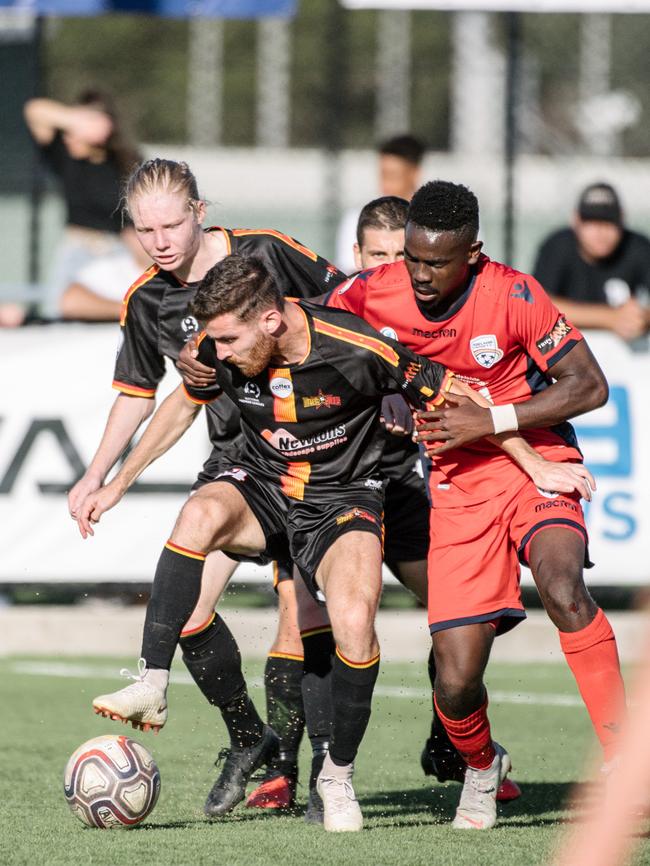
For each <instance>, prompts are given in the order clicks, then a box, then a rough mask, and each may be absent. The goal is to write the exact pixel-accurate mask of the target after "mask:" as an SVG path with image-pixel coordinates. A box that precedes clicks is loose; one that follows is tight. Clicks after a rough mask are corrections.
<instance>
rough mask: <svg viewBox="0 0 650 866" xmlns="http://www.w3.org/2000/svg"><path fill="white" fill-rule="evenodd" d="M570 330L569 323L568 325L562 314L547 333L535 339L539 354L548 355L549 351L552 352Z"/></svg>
mask: <svg viewBox="0 0 650 866" xmlns="http://www.w3.org/2000/svg"><path fill="white" fill-rule="evenodd" d="M572 330H573V329H572V328H571V325H569V323H568V322H567V320H566V319H565V318H564V316H560V318H559V319H558V320H557V322H556V323H555V324H554V325H553V328H552V329H551V330H550V331H549V332H548V334H546V336H544V337H542V339H541V340H538V341H537V348H538V349H539V352H540V354H541V355H548V353H549V352H552V351H553V349H555V348H556V347H557V346H559V345H560V343H561V342H562V340H563V339H564V338H565V337H566V336H567V334H570V333H571V331H572Z"/></svg>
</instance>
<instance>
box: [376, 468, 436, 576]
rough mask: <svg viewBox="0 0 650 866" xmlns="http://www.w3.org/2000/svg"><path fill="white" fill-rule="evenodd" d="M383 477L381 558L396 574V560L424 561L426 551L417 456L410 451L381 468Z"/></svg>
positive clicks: (426, 530) (424, 510)
mask: <svg viewBox="0 0 650 866" xmlns="http://www.w3.org/2000/svg"><path fill="white" fill-rule="evenodd" d="M381 472H382V475H383V476H384V477H385V479H386V481H385V482H384V490H385V497H386V498H385V504H384V526H385V529H386V542H385V552H384V559H385V560H386V564H387V565H388V566H389V568H390V569H391V571H393V572H394V573H395V574H397V571H396V569H395V564H396V563H397V562H417V561H419V560H425V559H426V558H427V554H428V551H429V515H430V509H429V500H428V499H427V491H426V487H425V482H424V479H423V478H422V470H421V466H420V455H419V454H418V453H417V452H416V453H415V454H410V455H409V456H408V458H407V459H406V460H404V461H403V462H402V463H400V464H399V465H395V466H390V467H385V466H382V467H381Z"/></svg>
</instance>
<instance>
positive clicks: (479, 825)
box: [451, 743, 511, 830]
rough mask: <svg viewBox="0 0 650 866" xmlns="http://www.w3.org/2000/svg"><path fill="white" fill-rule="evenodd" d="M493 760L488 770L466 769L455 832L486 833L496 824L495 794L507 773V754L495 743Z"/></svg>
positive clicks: (508, 763)
mask: <svg viewBox="0 0 650 866" xmlns="http://www.w3.org/2000/svg"><path fill="white" fill-rule="evenodd" d="M493 745H494V749H495V752H496V754H495V756H494V760H493V761H492V763H491V764H490V766H489V767H488V768H487V770H475V769H474V768H473V767H468V768H467V770H466V771H465V781H464V783H463V790H462V791H461V794H460V802H459V803H458V808H457V809H456V817H455V818H454V820H453V821H452V825H451V826H452V827H454V828H455V829H456V830H489V829H490V828H491V827H494V825H495V824H496V822H497V792H498V790H499V786H500V785H501V783H502V782H503V780H504V779H505V777H506V776H507V775H508V773H509V771H510V766H511V764H510V755H509V754H508V753H507V752H506V750H505V749H504V748H503V746H500V745H499V744H498V743H494V744H493Z"/></svg>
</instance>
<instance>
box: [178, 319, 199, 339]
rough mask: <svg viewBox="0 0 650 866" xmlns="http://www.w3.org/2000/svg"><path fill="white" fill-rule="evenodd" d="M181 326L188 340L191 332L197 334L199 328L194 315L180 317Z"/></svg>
mask: <svg viewBox="0 0 650 866" xmlns="http://www.w3.org/2000/svg"><path fill="white" fill-rule="evenodd" d="M181 328H182V329H183V333H184V334H185V338H186V339H188V340H189V339H190V337H191V336H192V335H193V334H198V332H199V331H200V330H201V329H200V327H199V323H198V322H197V321H196V319H195V318H194V316H185V318H183V319H181Z"/></svg>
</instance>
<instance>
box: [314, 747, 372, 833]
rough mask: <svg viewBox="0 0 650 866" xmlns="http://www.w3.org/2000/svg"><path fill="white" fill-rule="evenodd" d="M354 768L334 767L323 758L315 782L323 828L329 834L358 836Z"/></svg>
mask: <svg viewBox="0 0 650 866" xmlns="http://www.w3.org/2000/svg"><path fill="white" fill-rule="evenodd" d="M353 773H354V764H346V765H345V766H344V767H339V766H337V765H336V764H335V763H334V762H333V761H332V760H331V759H330V756H329V755H327V757H326V758H325V761H324V762H323V769H322V770H321V771H320V774H319V776H318V779H317V781H316V790H317V791H318V793H319V795H320V797H321V799H322V801H323V810H324V819H323V826H324V827H325V829H326V830H328V831H329V832H330V833H358V832H359V830H361V828H362V827H363V815H362V814H361V809H360V808H359V802H358V800H357V798H356V795H355V793H354V788H353V787H352V774H353Z"/></svg>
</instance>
